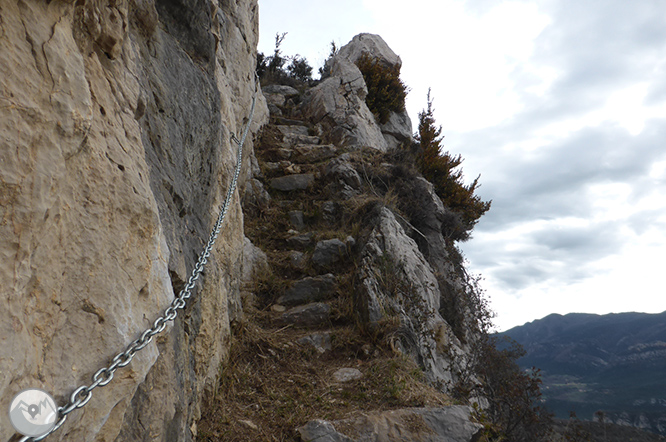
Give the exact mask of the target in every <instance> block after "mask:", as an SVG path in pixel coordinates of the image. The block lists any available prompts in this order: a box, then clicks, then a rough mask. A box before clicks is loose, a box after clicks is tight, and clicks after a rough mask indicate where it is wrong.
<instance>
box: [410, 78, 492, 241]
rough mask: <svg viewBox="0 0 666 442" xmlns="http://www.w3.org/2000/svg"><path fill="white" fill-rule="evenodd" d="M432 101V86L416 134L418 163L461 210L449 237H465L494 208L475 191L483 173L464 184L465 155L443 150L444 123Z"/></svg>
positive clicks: (443, 195)
mask: <svg viewBox="0 0 666 442" xmlns="http://www.w3.org/2000/svg"><path fill="white" fill-rule="evenodd" d="M432 103H433V100H432V98H431V97H430V89H428V107H427V108H426V109H425V110H423V111H422V112H420V113H419V131H418V133H417V134H415V139H416V141H417V142H418V143H419V146H420V149H419V151H420V155H419V158H418V166H419V169H420V171H421V174H423V176H424V177H425V178H426V179H427V180H428V181H430V182H431V183H432V184H433V185H434V186H435V191H436V192H437V194H438V195H439V197H440V198H441V199H442V202H443V203H444V204H445V205H446V206H448V207H449V208H450V209H451V210H453V211H454V212H456V213H458V214H460V222H459V223H456V225H451V226H444V228H446V230H447V231H445V232H442V233H443V234H444V236H445V237H446V238H449V239H452V240H457V241H465V240H467V239H469V237H470V231H471V230H472V229H473V228H474V226H475V225H476V223H477V222H478V220H479V218H481V216H483V214H484V213H486V212H487V211H488V210H489V209H490V204H491V201H482V200H481V198H479V196H478V195H475V194H474V193H475V192H476V189H477V188H478V187H479V178H480V176H478V177H476V179H474V181H472V183H471V184H469V185H465V184H464V179H463V173H462V170H461V169H459V168H458V167H459V166H460V165H461V164H462V162H463V159H462V156H461V155H451V154H450V153H449V152H444V153H442V150H443V146H442V141H443V140H444V137H443V136H442V128H441V126H436V125H435V117H434V109H433V107H432Z"/></svg>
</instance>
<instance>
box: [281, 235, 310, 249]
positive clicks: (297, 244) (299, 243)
mask: <svg viewBox="0 0 666 442" xmlns="http://www.w3.org/2000/svg"><path fill="white" fill-rule="evenodd" d="M313 243H314V233H312V232H308V233H303V234H301V235H294V236H291V237H289V238H287V245H289V246H290V247H293V248H296V249H304V248H307V247H309V246H311V245H312V244H313Z"/></svg>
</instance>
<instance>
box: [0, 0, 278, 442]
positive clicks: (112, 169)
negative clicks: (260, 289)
mask: <svg viewBox="0 0 666 442" xmlns="http://www.w3.org/2000/svg"><path fill="white" fill-rule="evenodd" d="M1 15H2V21H1V26H0V29H1V31H0V135H1V136H0V201H1V204H0V219H1V220H2V222H0V254H1V256H2V257H3V260H2V262H1V263H0V281H1V283H0V290H1V292H0V299H2V300H3V305H4V308H3V309H2V311H0V343H1V345H0V367H1V369H0V396H2V397H4V398H12V397H13V395H15V394H16V393H18V392H19V391H20V390H22V389H24V388H28V387H39V388H43V389H45V390H47V391H50V392H52V393H53V394H54V396H55V398H56V400H57V401H58V402H59V403H60V405H64V403H65V401H66V397H67V396H68V395H69V394H70V393H71V392H72V391H73V390H74V389H75V388H76V387H77V386H79V385H89V384H90V382H91V375H92V374H93V373H95V372H96V371H97V370H98V369H100V368H102V367H104V366H106V365H108V364H109V362H110V358H111V357H113V356H114V355H115V354H116V353H118V352H120V351H122V350H123V349H124V348H125V346H126V345H127V344H129V343H130V342H131V341H132V340H134V339H136V338H137V337H138V333H139V332H140V331H142V330H144V329H146V328H147V327H149V326H150V325H151V324H152V322H153V320H154V319H155V318H156V317H157V316H159V315H160V314H161V312H162V311H163V309H164V308H165V307H166V306H168V305H169V303H170V301H171V300H172V299H173V298H174V291H178V290H179V288H180V287H182V285H183V281H185V280H187V278H188V274H189V272H190V271H191V269H192V267H193V265H194V263H195V260H196V257H197V254H198V253H199V252H200V251H201V250H202V247H203V245H204V241H205V240H206V239H207V237H208V235H209V230H210V228H211V227H212V224H213V221H214V218H215V216H216V213H217V208H218V206H219V205H220V203H221V202H222V200H223V198H224V196H225V193H226V187H227V185H228V183H229V181H230V177H231V174H232V170H233V167H234V165H235V150H236V146H235V144H234V143H232V142H230V136H231V134H232V133H236V134H238V133H239V132H240V130H241V127H242V125H243V124H244V123H245V122H246V118H247V116H248V113H249V108H250V103H251V99H252V93H253V90H254V80H253V75H254V74H253V72H254V68H255V63H256V62H255V54H256V43H257V27H258V26H257V3H256V1H254V0H245V1H239V2H217V1H210V0H177V1H169V2H166V1H159V0H158V1H153V0H142V1H136V0H119V1H104V0H98V1H78V2H60V1H54V2H43V1H38V0H21V1H18V2H13V3H11V2H10V3H3V5H2V7H1ZM266 118H267V113H266V103H265V100H264V99H263V96H261V95H259V102H258V103H257V109H256V113H255V117H254V121H253V124H252V132H256V131H257V129H258V128H259V126H260V125H261V124H263V123H264V122H265V121H266ZM245 155H246V156H247V157H246V159H245V165H244V167H243V173H242V177H241V190H242V187H243V185H244V181H245V180H246V179H247V177H248V175H249V173H250V170H251V166H250V164H251V163H252V161H251V158H250V157H251V156H252V136H250V137H248V140H247V142H246V146H245ZM243 244H244V235H243V219H242V213H241V210H240V204H239V199H238V195H237V194H236V195H235V196H234V200H233V202H232V204H231V207H230V209H229V212H228V214H227V220H226V223H225V225H224V227H223V230H222V233H221V234H220V237H219V238H218V242H217V245H216V247H215V249H214V252H213V254H212V256H211V257H210V259H209V262H208V266H207V268H206V273H205V277H203V278H202V279H203V283H202V287H201V289H200V290H199V293H197V294H196V296H195V297H194V298H193V299H192V300H191V301H190V305H189V306H188V307H187V308H186V309H185V310H184V311H182V312H181V314H180V315H179V318H178V319H177V321H176V322H175V325H174V326H173V327H172V328H171V329H170V330H169V331H167V332H165V333H164V334H163V335H160V336H159V337H158V338H156V339H155V340H154V341H153V342H152V343H151V344H149V345H148V346H147V347H146V348H145V349H144V350H142V351H141V352H139V353H138V354H137V355H136V357H135V358H134V360H133V362H132V363H131V364H130V365H129V366H127V367H126V368H124V369H120V370H118V371H117V372H116V375H115V379H114V380H113V382H111V383H110V384H109V385H108V386H106V387H103V388H102V387H100V388H97V389H95V390H94V391H93V397H92V399H91V400H90V402H89V403H88V405H87V406H86V407H85V411H84V412H81V411H74V412H72V413H71V414H70V417H69V419H68V421H67V423H66V424H65V425H64V426H63V428H61V429H59V430H58V431H57V432H56V433H54V434H53V435H52V436H50V438H49V440H54V441H57V440H76V441H92V440H106V441H112V440H117V441H142V440H181V441H187V440H192V438H193V434H194V433H195V432H196V427H195V425H193V423H194V422H195V420H196V418H197V417H198V415H199V413H200V410H199V407H200V400H201V397H202V393H203V391H204V389H206V388H207V387H209V386H210V385H212V383H213V382H214V381H215V379H216V377H217V374H218V367H219V364H220V362H221V361H222V360H223V358H224V357H225V354H226V352H227V344H226V342H227V337H228V335H229V318H230V316H233V315H235V314H238V312H237V311H234V309H236V310H237V308H238V306H239V305H240V303H239V302H238V301H237V299H238V297H239V296H240V284H241V278H240V275H241V270H242V269H241V266H242V261H243V259H242V255H243ZM3 404H4V402H3ZM3 406H4V405H3ZM12 434H13V431H12V427H11V425H10V423H9V421H8V420H7V413H6V412H3V413H0V439H2V440H7V439H8V438H9V437H10V436H11V435H12Z"/></svg>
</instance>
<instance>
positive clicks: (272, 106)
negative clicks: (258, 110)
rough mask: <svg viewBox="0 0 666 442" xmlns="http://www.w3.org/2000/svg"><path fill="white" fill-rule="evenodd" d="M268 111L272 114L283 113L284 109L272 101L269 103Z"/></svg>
mask: <svg viewBox="0 0 666 442" xmlns="http://www.w3.org/2000/svg"><path fill="white" fill-rule="evenodd" d="M268 112H270V114H271V115H282V110H281V109H280V108H279V107H278V106H277V105H276V104H272V103H268Z"/></svg>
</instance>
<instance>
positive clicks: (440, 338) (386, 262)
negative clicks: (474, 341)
mask: <svg viewBox="0 0 666 442" xmlns="http://www.w3.org/2000/svg"><path fill="white" fill-rule="evenodd" d="M359 277H360V279H361V285H362V291H361V292H360V293H357V295H358V296H359V297H360V299H359V301H358V302H357V304H358V305H360V306H361V307H362V308H363V312H362V313H363V315H364V316H365V318H366V320H367V321H368V322H370V323H377V322H378V321H380V320H381V319H383V318H386V317H387V316H390V315H391V316H396V315H397V316H398V317H399V318H400V321H401V327H400V329H399V333H397V334H396V340H395V346H396V348H397V349H398V350H399V351H401V352H404V353H406V354H409V355H410V356H411V357H413V358H414V359H415V360H416V361H418V363H419V365H421V366H422V367H423V369H424V371H425V372H426V374H427V376H428V377H429V380H430V382H433V383H439V384H441V385H446V384H447V383H449V382H452V381H453V380H454V377H453V373H452V371H451V367H450V366H451V359H450V358H451V355H454V354H455V355H462V354H463V353H464V351H463V350H462V348H461V344H460V341H459V340H458V338H457V337H456V336H455V335H454V334H453V332H452V330H451V327H450V326H449V324H448V323H447V322H446V321H445V320H444V319H443V318H442V317H441V315H440V313H439V308H440V296H441V294H440V291H439V285H438V282H437V278H436V277H435V274H434V272H433V270H432V267H431V266H430V264H429V263H428V261H427V260H426V259H425V257H424V256H423V254H422V253H421V251H420V250H419V248H418V246H417V245H416V242H415V241H414V240H413V239H412V238H410V237H409V236H408V235H407V234H406V233H405V231H404V229H403V228H402V226H401V225H400V224H399V222H398V220H397V219H396V217H395V216H394V215H393V213H392V212H391V211H390V210H389V209H387V208H386V207H384V208H382V209H381V210H380V212H379V213H378V216H377V218H376V226H375V228H374V229H373V231H372V233H371V235H370V237H369V239H368V241H367V242H366V244H365V246H364V248H363V251H362V261H361V267H360V270H359Z"/></svg>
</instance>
